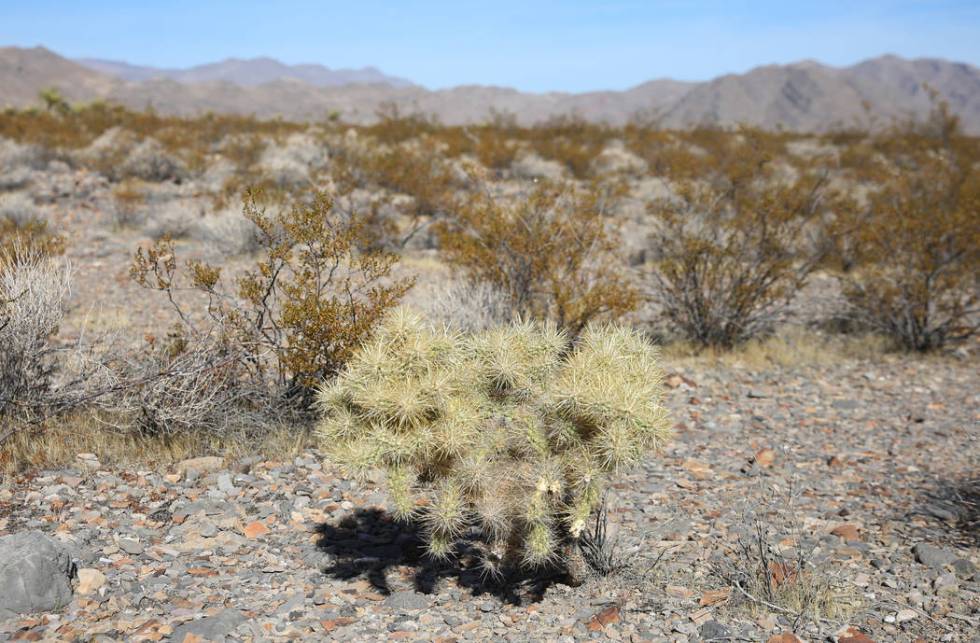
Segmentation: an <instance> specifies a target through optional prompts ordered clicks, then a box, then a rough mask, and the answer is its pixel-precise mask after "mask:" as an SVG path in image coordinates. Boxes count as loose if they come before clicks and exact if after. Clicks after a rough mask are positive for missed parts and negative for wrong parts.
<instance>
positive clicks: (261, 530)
mask: <svg viewBox="0 0 980 643" xmlns="http://www.w3.org/2000/svg"><path fill="white" fill-rule="evenodd" d="M242 531H243V533H244V534H245V536H246V537H248V538H258V537H259V536H264V535H266V534H267V533H269V528H268V527H266V526H265V523H264V522H262V521H260V520H256V521H255V522H250V523H249V524H247V525H246V526H245V529H243V530H242Z"/></svg>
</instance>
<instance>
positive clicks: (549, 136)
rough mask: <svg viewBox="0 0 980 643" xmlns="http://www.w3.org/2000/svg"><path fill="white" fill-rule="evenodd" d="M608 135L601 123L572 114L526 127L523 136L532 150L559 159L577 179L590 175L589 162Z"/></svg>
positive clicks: (590, 162)
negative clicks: (590, 121)
mask: <svg viewBox="0 0 980 643" xmlns="http://www.w3.org/2000/svg"><path fill="white" fill-rule="evenodd" d="M608 138H609V134H608V132H607V130H606V128H605V127H603V126H602V125H597V124H595V123H589V122H587V121H585V120H582V119H581V118H577V117H572V116H561V117H557V118H552V119H550V120H548V121H547V122H545V123H542V124H540V125H538V126H536V127H533V128H529V129H528V130H527V136H526V140H527V142H528V143H529V144H530V146H531V147H532V149H534V151H535V152H537V153H538V154H540V155H541V156H543V157H544V158H547V159H552V160H554V161H557V162H559V163H561V164H562V165H563V166H564V167H565V168H567V169H568V171H569V172H571V173H572V176H574V177H575V178H578V179H584V178H587V177H588V176H589V175H590V172H591V170H592V163H593V161H594V160H595V158H596V157H597V156H598V155H599V153H600V152H601V151H602V148H603V146H604V145H605V143H606V141H607V140H608Z"/></svg>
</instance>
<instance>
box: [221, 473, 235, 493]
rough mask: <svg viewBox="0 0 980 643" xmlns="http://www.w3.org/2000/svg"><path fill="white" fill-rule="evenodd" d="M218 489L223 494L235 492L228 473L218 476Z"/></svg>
mask: <svg viewBox="0 0 980 643" xmlns="http://www.w3.org/2000/svg"><path fill="white" fill-rule="evenodd" d="M218 489H219V490H220V491H223V492H225V493H233V492H234V491H235V483H234V482H232V481H231V474H230V473H222V474H219V475H218Z"/></svg>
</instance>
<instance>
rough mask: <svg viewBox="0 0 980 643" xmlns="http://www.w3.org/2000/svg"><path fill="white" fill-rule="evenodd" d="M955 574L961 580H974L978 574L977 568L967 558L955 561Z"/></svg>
mask: <svg viewBox="0 0 980 643" xmlns="http://www.w3.org/2000/svg"><path fill="white" fill-rule="evenodd" d="M952 565H953V572H954V573H955V574H956V575H957V576H958V577H960V578H972V577H973V575H974V574H976V573H977V568H976V566H975V565H974V564H973V563H971V562H970V561H968V560H967V559H965V558H957V559H956V560H954V561H953V563H952Z"/></svg>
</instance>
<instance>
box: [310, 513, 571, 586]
mask: <svg viewBox="0 0 980 643" xmlns="http://www.w3.org/2000/svg"><path fill="white" fill-rule="evenodd" d="M315 531H316V533H317V534H318V535H319V537H318V538H317V542H316V546H317V548H318V549H319V550H320V551H321V552H323V553H326V554H328V555H329V557H330V562H329V563H328V564H327V565H326V566H324V567H323V568H322V572H323V573H324V574H325V575H326V576H329V577H331V578H335V579H338V580H353V579H357V578H363V579H365V580H367V581H368V582H369V583H370V584H371V585H372V587H374V588H375V589H376V590H377V591H378V593H380V594H383V595H388V594H391V593H392V592H393V591H394V590H393V588H392V585H391V583H390V582H389V577H390V576H392V575H394V574H400V573H401V571H402V570H403V569H404V568H406V567H407V568H408V569H409V570H410V571H409V574H410V580H411V582H412V585H413V587H414V589H415V591H417V592H420V593H422V594H433V593H435V592H436V591H437V587H438V585H439V583H440V582H441V581H443V580H447V579H448V580H453V581H455V582H456V584H457V585H458V586H459V587H461V588H465V589H466V590H468V591H469V592H470V593H471V594H472V595H473V596H482V595H492V596H495V597H496V598H498V599H499V600H501V601H502V602H506V603H510V604H513V605H521V604H525V603H529V602H538V601H540V600H542V599H543V598H544V594H545V592H546V591H547V590H548V588H549V587H551V586H552V585H554V584H556V583H559V582H561V580H562V578H563V575H562V573H561V572H560V571H558V570H554V571H548V570H545V571H543V572H542V573H540V574H528V573H514V574H511V575H509V576H506V577H504V578H500V579H493V578H488V577H486V576H485V575H483V574H482V573H481V572H480V570H479V569H478V568H476V567H475V563H476V548H475V547H474V545H473V544H471V543H468V542H466V541H463V542H462V543H461V544H460V546H459V547H458V549H457V553H456V556H455V557H454V559H453V560H450V561H447V562H441V561H435V560H432V559H431V558H429V557H428V556H427V555H426V553H425V548H424V543H423V539H422V534H421V532H420V531H419V529H418V527H417V526H416V525H413V524H410V523H404V522H401V521H399V520H397V519H396V518H394V517H393V516H392V515H391V514H389V513H387V512H385V511H383V510H380V509H376V508H371V509H358V510H355V511H354V512H353V513H352V514H350V515H348V516H346V517H344V518H342V519H340V520H339V521H337V522H335V523H330V522H326V523H320V524H318V525H317V526H316V529H315ZM400 568H401V569H400Z"/></svg>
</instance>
